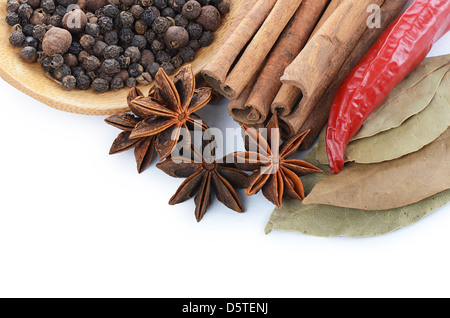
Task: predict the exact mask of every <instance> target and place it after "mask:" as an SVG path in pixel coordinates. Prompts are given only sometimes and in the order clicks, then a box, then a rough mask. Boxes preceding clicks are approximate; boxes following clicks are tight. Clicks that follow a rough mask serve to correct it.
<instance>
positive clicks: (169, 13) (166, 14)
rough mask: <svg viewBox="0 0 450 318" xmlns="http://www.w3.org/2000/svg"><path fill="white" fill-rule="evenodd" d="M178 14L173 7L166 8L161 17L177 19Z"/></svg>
mask: <svg viewBox="0 0 450 318" xmlns="http://www.w3.org/2000/svg"><path fill="white" fill-rule="evenodd" d="M175 15H176V12H175V10H174V9H172V8H171V7H165V8H164V9H162V10H161V16H163V17H166V18H167V17H169V18H175Z"/></svg>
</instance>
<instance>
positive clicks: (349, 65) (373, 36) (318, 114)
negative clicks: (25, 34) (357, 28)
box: [300, 0, 408, 150]
mask: <svg viewBox="0 0 450 318" xmlns="http://www.w3.org/2000/svg"><path fill="white" fill-rule="evenodd" d="M407 2H408V0H396V1H386V2H385V3H384V4H383V5H382V6H381V16H380V26H381V28H373V29H367V30H366V32H364V34H363V35H362V36H361V39H360V40H359V42H358V44H357V45H356V46H355V48H354V49H353V51H352V53H351V54H350V55H349V57H348V58H347V60H346V61H345V62H344V65H343V66H342V68H341V69H340V70H339V73H338V74H337V75H336V77H335V78H334V79H333V81H332V83H331V85H330V86H329V87H328V89H327V91H326V93H325V94H324V95H323V97H322V98H321V99H320V100H319V102H318V103H317V105H316V107H315V108H314V110H313V111H312V113H311V115H309V117H308V119H307V120H306V122H305V124H304V125H303V126H302V127H301V129H300V131H306V130H308V129H310V130H311V131H310V132H309V134H308V135H307V136H306V138H305V139H304V140H303V143H302V145H301V147H300V149H301V150H307V149H309V148H310V147H311V146H312V145H313V144H314V142H315V141H316V139H317V137H318V136H319V134H320V132H321V131H322V128H323V127H324V126H325V125H326V123H327V120H328V115H329V112H330V107H331V104H332V102H333V99H334V95H335V94H336V91H337V89H338V88H339V86H340V84H341V82H342V81H343V80H344V78H345V76H347V74H348V73H349V72H350V71H351V70H352V69H353V68H354V67H355V66H356V64H357V63H358V62H359V61H360V60H361V59H362V58H363V57H364V55H365V54H366V53H367V51H368V50H369V49H370V47H372V45H373V44H374V43H375V41H376V40H377V39H378V38H379V37H380V35H381V33H383V31H384V30H385V29H386V28H387V27H388V26H389V25H390V24H391V23H392V22H393V21H394V19H395V18H396V17H397V16H398V14H400V12H401V11H402V9H403V8H404V7H405V5H406V3H407Z"/></svg>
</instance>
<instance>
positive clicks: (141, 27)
mask: <svg viewBox="0 0 450 318" xmlns="http://www.w3.org/2000/svg"><path fill="white" fill-rule="evenodd" d="M134 30H135V31H136V33H137V34H145V32H147V24H145V23H144V21H142V20H137V21H136V23H135V24H134Z"/></svg>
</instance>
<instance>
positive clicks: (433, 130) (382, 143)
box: [317, 72, 450, 164]
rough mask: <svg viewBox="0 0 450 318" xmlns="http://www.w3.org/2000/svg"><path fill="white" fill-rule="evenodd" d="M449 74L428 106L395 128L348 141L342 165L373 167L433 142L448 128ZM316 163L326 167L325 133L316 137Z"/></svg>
mask: <svg viewBox="0 0 450 318" xmlns="http://www.w3.org/2000/svg"><path fill="white" fill-rule="evenodd" d="M449 87H450V72H447V73H446V75H445V76H444V78H443V80H442V82H441V84H440V86H439V88H438V90H437V92H436V94H435V95H434V97H433V99H432V100H431V102H430V103H429V105H428V106H427V107H426V108H425V109H424V110H422V111H421V112H419V113H418V114H416V115H414V116H412V117H410V118H409V119H407V120H406V121H405V122H404V123H403V124H401V125H400V126H399V127H396V128H393V129H389V130H387V131H384V132H381V133H378V134H376V135H374V136H372V137H368V138H362V139H358V140H355V141H352V142H350V143H349V144H348V146H347V149H346V150H345V156H344V158H345V162H357V163H377V162H383V161H388V160H393V159H397V158H400V157H402V156H404V155H407V154H410V153H413V152H416V151H418V150H420V149H422V148H423V147H424V146H426V145H428V144H430V143H431V142H433V141H434V140H435V139H436V138H438V137H439V136H440V135H441V134H442V133H443V132H445V131H446V130H447V128H448V127H450V90H449ZM317 159H318V160H319V162H321V163H322V164H326V163H328V158H327V156H326V146H325V130H323V131H322V133H321V135H320V136H319V149H318V152H317Z"/></svg>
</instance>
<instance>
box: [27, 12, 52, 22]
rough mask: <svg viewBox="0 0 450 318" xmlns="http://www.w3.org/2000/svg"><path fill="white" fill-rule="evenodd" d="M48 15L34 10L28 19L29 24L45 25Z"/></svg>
mask: <svg viewBox="0 0 450 318" xmlns="http://www.w3.org/2000/svg"><path fill="white" fill-rule="evenodd" d="M47 18H48V14H47V13H45V12H44V10H42V9H36V10H34V11H33V14H32V15H31V18H30V21H29V22H30V24H32V25H36V24H46V23H47Z"/></svg>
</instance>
